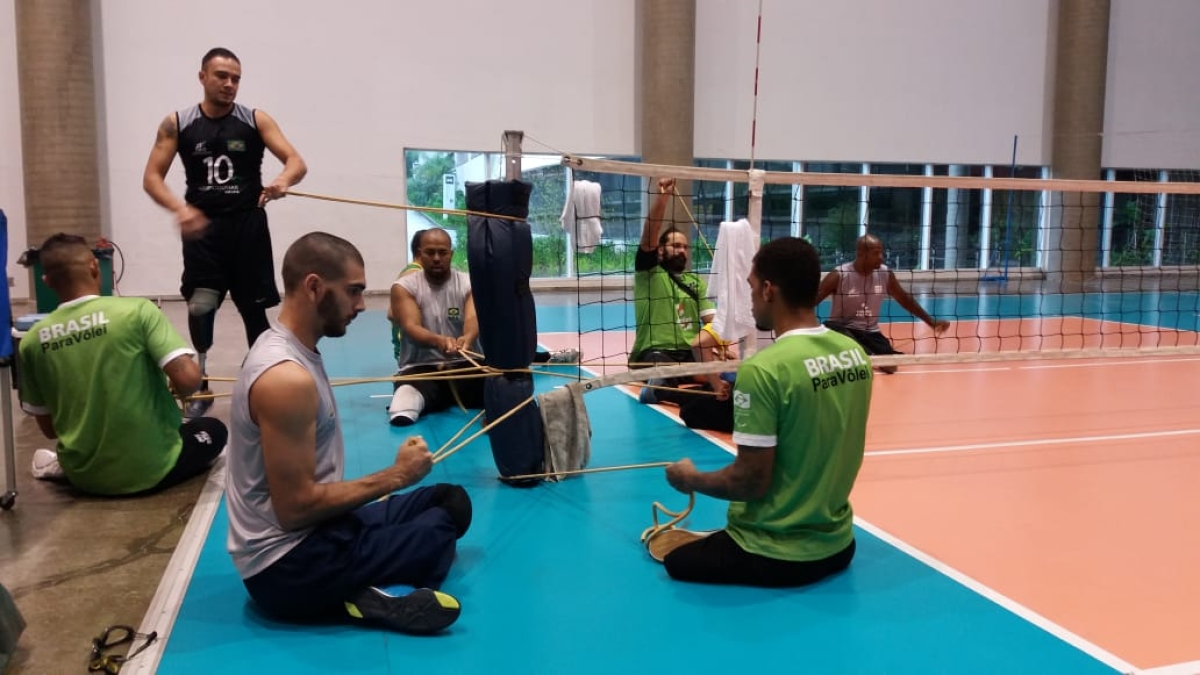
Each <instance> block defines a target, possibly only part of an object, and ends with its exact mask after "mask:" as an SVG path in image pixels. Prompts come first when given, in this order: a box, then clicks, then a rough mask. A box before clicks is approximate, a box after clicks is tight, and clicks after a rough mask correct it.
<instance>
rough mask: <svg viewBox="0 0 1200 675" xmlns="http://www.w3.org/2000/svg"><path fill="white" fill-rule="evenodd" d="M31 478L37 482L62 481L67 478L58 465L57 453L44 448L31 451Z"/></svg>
mask: <svg viewBox="0 0 1200 675" xmlns="http://www.w3.org/2000/svg"><path fill="white" fill-rule="evenodd" d="M33 477H34V478H37V479H38V480H64V479H66V477H67V474H66V472H64V471H63V469H62V465H60V464H59V463H58V453H56V452H54V451H53V450H47V449H46V448H38V449H37V450H34V451H33Z"/></svg>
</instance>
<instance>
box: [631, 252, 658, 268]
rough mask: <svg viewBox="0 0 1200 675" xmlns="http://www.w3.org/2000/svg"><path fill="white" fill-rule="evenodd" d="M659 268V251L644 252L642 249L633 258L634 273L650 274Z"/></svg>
mask: <svg viewBox="0 0 1200 675" xmlns="http://www.w3.org/2000/svg"><path fill="white" fill-rule="evenodd" d="M657 266H658V249H655V250H653V251H643V250H642V249H641V248H640V247H639V248H638V250H637V254H636V255H634V256H633V271H634V272H649V271H650V270H652V269H654V268H655V267H657Z"/></svg>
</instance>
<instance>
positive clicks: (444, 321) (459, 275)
mask: <svg viewBox="0 0 1200 675" xmlns="http://www.w3.org/2000/svg"><path fill="white" fill-rule="evenodd" d="M392 285H393V286H399V287H400V288H403V289H404V290H406V291H408V292H409V294H411V295H412V296H413V299H414V300H416V301H417V307H420V308H421V325H422V326H424V327H425V329H426V330H429V331H432V332H434V333H437V334H438V335H448V336H450V337H461V336H462V334H463V319H464V318H465V317H466V310H467V296H468V295H469V294H470V293H471V277H469V276H467V274H466V273H465V272H460V271H458V270H452V271H451V273H450V278H449V279H446V282H445V283H443V284H442V285H441V286H433V285H432V284H430V283H429V280H428V279H426V278H425V275H424V274H423V273H421V274H406V275H404V276H402V277H400V278H399V279H397V280H396V281H394V282H392ZM471 351H474V352H479V351H481V350H480V348H479V344H478V343H476V344H475V345H473V346H472V347H471ZM454 360H456V361H459V360H461V359H454ZM448 361H449V359H447V358H446V355H445V353H443V352H442V351H441V350H440V349H437V348H436V347H430V346H427V345H423V344H421V343H419V342H416V341H414V340H412V339H410V338H409V337H408V335H403V336H401V338H400V357H399V358H398V359H396V365H397V366H399V368H400V371H401V372H404V370H405V369H407V368H411V367H413V366H419V365H425V364H428V363H445V362H448Z"/></svg>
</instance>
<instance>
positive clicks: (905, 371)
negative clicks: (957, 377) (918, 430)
mask: <svg viewBox="0 0 1200 675" xmlns="http://www.w3.org/2000/svg"><path fill="white" fill-rule="evenodd" d="M917 356H918V357H919V356H920V355H917ZM1197 361H1200V357H1179V358H1163V359H1156V358H1137V359H1104V358H1103V357H1096V360H1094V361H1091V362H1079V361H1071V362H1070V363H1057V362H1056V363H1046V362H1041V363H1037V364H1033V365H1010V366H996V365H989V366H986V367H974V368H973V367H970V366H967V367H961V368H937V367H934V366H922V365H921V364H920V363H919V362H918V363H912V364H911V365H909V366H908V367H906V368H901V369H900V370H899V371H898V372H897V373H896V375H927V374H930V373H937V374H944V373H989V372H1004V371H1009V370H1057V369H1061V368H1113V367H1117V366H1144V365H1147V364H1156V363H1195V362H1197ZM989 363H991V362H989ZM1012 363H1013V364H1018V363H1024V362H1023V361H1021V359H1013V360H1012ZM918 366H920V368H918V369H917V370H912V368H916V367H918Z"/></svg>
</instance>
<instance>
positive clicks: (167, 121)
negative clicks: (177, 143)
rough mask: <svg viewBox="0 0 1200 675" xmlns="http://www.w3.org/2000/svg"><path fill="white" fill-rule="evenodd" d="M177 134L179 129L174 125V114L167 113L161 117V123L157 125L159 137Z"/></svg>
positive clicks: (171, 136) (172, 136)
mask: <svg viewBox="0 0 1200 675" xmlns="http://www.w3.org/2000/svg"><path fill="white" fill-rule="evenodd" d="M178 134H179V130H178V129H177V128H176V127H175V116H174V115H167V116H166V117H164V118H163V121H162V124H160V125H158V136H159V138H175V136H177V135H178Z"/></svg>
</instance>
